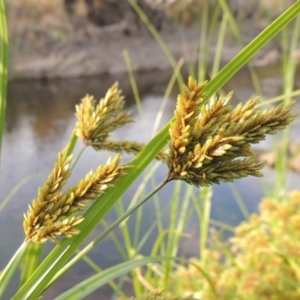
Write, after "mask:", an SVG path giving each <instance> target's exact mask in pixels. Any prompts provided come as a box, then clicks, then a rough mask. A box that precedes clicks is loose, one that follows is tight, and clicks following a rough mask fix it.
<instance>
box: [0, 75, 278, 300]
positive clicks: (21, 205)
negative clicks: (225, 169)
mask: <svg viewBox="0 0 300 300" xmlns="http://www.w3.org/2000/svg"><path fill="white" fill-rule="evenodd" d="M268 76H269V77H267V78H264V76H263V75H262V81H263V80H269V81H268V85H267V86H268V89H269V90H270V91H272V93H273V92H274V93H275V94H278V93H279V92H280V91H279V90H278V89H277V90H276V89H275V90H274V89H273V88H270V86H271V87H272V85H273V84H274V86H276V87H278V77H276V78H275V79H274V80H273V81H272V80H270V75H268ZM169 77H170V74H162V73H161V72H159V74H153V73H146V74H140V75H139V76H138V86H139V87H140V92H141V96H142V99H143V108H144V111H143V119H141V117H140V116H139V113H138V110H137V109H136V107H135V105H134V101H133V96H132V92H131V88H130V84H129V81H128V78H127V77H124V78H122V77H120V78H118V79H119V81H120V87H121V89H122V90H123V91H124V94H125V96H126V106H127V109H128V110H129V111H131V114H132V117H133V118H134V119H135V120H136V123H135V124H128V125H126V126H125V127H124V128H121V129H119V130H118V131H117V132H115V133H114V138H115V139H130V140H138V141H147V140H149V139H150V135H151V132H152V128H153V123H154V120H155V117H156V115H157V112H158V110H159V108H160V105H161V102H162V96H161V95H162V91H164V88H165V86H166V82H167V79H168V78H169ZM113 82H114V79H112V78H110V77H108V76H106V77H103V78H92V79H72V80H64V81H51V82H31V81H27V82H19V83H18V82H17V83H12V84H10V85H9V88H8V105H7V119H6V127H5V135H4V141H3V150H2V158H1V174H0V176H1V177H0V191H1V193H0V197H1V198H0V200H3V199H4V197H5V196H7V195H8V194H9V192H10V191H11V190H12V189H13V188H14V187H16V186H17V184H18V183H19V182H20V181H21V180H23V179H25V178H27V179H28V182H27V183H26V184H25V185H23V186H22V188H21V189H20V190H19V191H18V192H17V193H16V194H15V195H14V196H13V197H12V199H11V201H10V202H9V204H8V205H7V206H6V207H5V209H4V210H3V211H2V212H1V218H0V240H1V256H0V269H1V268H3V266H4V265H5V264H6V263H7V261H8V260H9V259H10V257H11V255H12V253H13V252H14V251H15V250H16V249H17V247H18V246H19V245H20V244H21V242H22V239H23V229H22V215H23V212H25V211H26V210H27V206H28V204H29V203H30V202H31V200H32V199H33V198H34V197H35V195H36V191H37V188H38V187H39V186H40V185H41V184H42V183H43V181H44V179H45V177H46V176H47V174H48V173H49V171H50V170H51V168H52V166H53V163H54V161H55V159H56V156H57V153H58V152H59V151H60V150H61V149H63V147H64V146H65V145H66V142H67V141H68V138H69V137H70V135H71V132H72V129H73V127H74V124H75V117H74V107H75V105H76V104H77V103H78V102H79V99H80V98H82V97H83V96H84V95H85V94H86V93H89V94H92V95H95V96H96V98H100V97H102V96H103V95H104V94H105V92H106V90H107V88H108V87H109V86H111V85H112V83H113ZM249 82H250V80H249V75H248V73H247V72H244V73H242V74H240V76H238V77H237V78H236V83H238V84H237V86H239V89H237V90H236V93H235V96H236V99H237V100H238V101H241V100H242V99H243V100H246V99H247V98H249V97H250V96H252V94H254V92H253V89H252V87H250V86H249V85H247V83H249ZM226 89H228V90H229V89H236V86H234V87H233V86H232V85H231V84H228V86H227V87H226ZM177 92H178V89H177V91H175V92H174V95H173V98H172V99H170V101H169V102H168V103H167V105H166V108H165V110H164V112H163V115H162V122H161V125H160V126H162V125H163V124H164V123H165V122H167V121H168V120H169V119H170V118H171V117H172V115H173V110H174V107H175V97H176V94H177ZM272 93H270V94H271V95H273V94H272ZM244 97H246V98H244ZM80 148H81V145H80V142H79V143H78V145H77V148H76V152H79V151H80ZM108 156H109V154H108V153H96V152H94V151H93V150H92V149H87V150H86V151H85V153H84V155H83V157H82V159H81V160H80V161H79V163H78V165H77V166H76V169H75V171H74V174H73V175H72V177H71V178H70V183H71V184H72V183H74V182H76V181H77V180H78V179H79V178H81V177H82V176H84V175H85V174H86V173H87V172H88V171H89V170H90V169H95V168H96V167H97V166H98V165H99V164H101V163H103V162H105V161H106V159H107V157H108ZM129 159H131V156H129V155H125V156H124V160H129ZM266 172H268V171H266ZM165 174H166V168H165V167H164V166H161V167H160V169H159V172H158V173H157V177H156V180H157V181H159V180H161V179H162V178H163V177H164V175H165ZM30 176H32V177H30ZM137 186H138V183H135V184H134V185H133V186H132V187H131V188H130V191H129V192H128V193H127V194H126V195H125V196H124V201H125V203H129V201H130V200H131V197H132V195H133V193H134V192H135V189H136V187H137ZM235 186H236V188H237V190H238V191H240V192H242V197H243V200H244V202H245V205H246V206H247V207H248V209H249V210H250V211H255V210H256V209H257V204H258V202H259V200H260V198H261V195H262V189H261V186H260V181H259V180H258V179H256V178H247V179H243V180H239V181H237V182H236V183H235ZM172 190H173V186H172V184H170V185H168V186H167V187H165V188H164V189H163V190H162V191H160V192H159V198H160V199H161V203H162V205H167V203H168V202H169V201H170V199H172ZM167 214H168V212H167ZM167 214H166V218H165V219H166V221H167V219H168V217H167ZM212 217H213V218H215V219H217V220H220V221H223V222H227V223H230V224H237V223H239V222H240V221H241V220H242V219H243V217H242V214H241V212H240V210H239V208H238V205H237V204H236V201H235V200H234V196H233V194H232V191H231V189H230V186H229V185H228V184H221V185H219V186H216V187H215V188H214V195H213V206H212ZM107 218H108V219H107V220H108V222H112V221H113V220H114V219H115V215H114V213H111V214H109V215H108V216H107ZM154 218H155V210H154V205H153V201H152V200H150V201H149V202H148V203H147V204H146V210H145V213H144V215H143V223H142V224H141V228H140V230H141V236H142V235H143V233H145V232H146V231H147V229H148V228H149V227H150V226H151V224H152V223H153V219H154ZM130 224H131V227H132V230H134V227H135V224H134V218H133V220H132V221H131V223H130ZM187 228H188V230H189V231H190V233H191V234H192V235H193V236H194V237H195V238H194V239H189V240H186V242H185V243H184V244H183V246H182V249H185V250H186V251H187V252H188V253H187V255H196V254H197V251H198V250H197V246H196V244H197V243H196V241H197V238H196V237H197V236H198V234H197V231H198V223H197V219H196V217H195V216H194V217H192V220H191V222H190V224H188V227H187ZM99 230H102V228H101V227H99V229H98V231H97V233H99ZM97 233H93V236H96V235H97ZM116 235H117V236H118V237H119V239H120V240H121V235H120V232H118V231H116ZM153 238H154V236H153ZM3 241H5V242H3ZM152 243H153V240H149V241H148V242H147V243H146V245H145V246H144V248H143V252H144V253H149V251H150V248H151V247H152ZM187 245H189V246H187ZM46 248H47V249H50V248H51V245H50V244H49V245H48V244H47V246H46ZM90 257H91V258H92V259H93V260H94V261H95V262H96V263H98V264H99V265H100V266H101V267H102V268H107V267H109V266H111V265H114V264H116V263H117V262H121V261H122V258H121V256H120V255H119V253H118V251H117V250H116V248H115V247H114V246H113V242H112V241H111V240H110V239H109V238H107V239H105V240H104V241H102V243H100V244H99V245H98V246H97V247H95V248H94V249H93V250H92V251H91V253H90ZM92 274H93V271H92V270H91V269H90V267H88V266H87V264H85V263H84V262H80V263H79V264H78V265H77V266H76V267H74V268H73V269H72V271H71V272H70V274H68V275H67V276H65V277H64V279H63V280H61V281H59V282H58V283H57V284H55V285H54V287H53V288H51V289H50V290H49V291H48V292H47V293H46V295H45V297H44V299H46V300H47V299H53V298H54V297H55V295H57V294H58V293H59V292H62V291H64V290H66V289H67V288H69V287H71V286H72V285H73V284H74V283H76V282H79V281H80V280H82V279H83V278H86V277H88V276H90V275H92ZM12 289H13V287H12ZM109 293H110V288H109V287H105V288H103V289H102V290H101V295H103V296H101V299H103V300H105V299H106V298H105V296H104V295H109ZM98 295H99V292H98ZM107 297H108V296H107ZM86 299H98V298H95V294H93V295H91V296H89V297H87V298H86ZM107 299H109V297H108V298H107Z"/></svg>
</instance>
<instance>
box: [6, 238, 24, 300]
mask: <svg viewBox="0 0 300 300" xmlns="http://www.w3.org/2000/svg"><path fill="white" fill-rule="evenodd" d="M28 246H29V243H27V242H23V244H22V245H21V246H20V247H19V249H18V250H17V251H16V252H15V254H14V256H13V257H12V258H11V260H10V261H9V263H8V264H7V265H6V267H5V269H4V270H3V271H2V272H1V275H0V299H2V296H3V293H4V292H5V289H6V288H7V286H8V285H9V283H10V280H11V278H12V276H13V275H14V273H15V272H16V270H17V268H18V267H19V264H20V261H21V259H22V257H23V255H24V254H25V251H26V249H27V247H28Z"/></svg>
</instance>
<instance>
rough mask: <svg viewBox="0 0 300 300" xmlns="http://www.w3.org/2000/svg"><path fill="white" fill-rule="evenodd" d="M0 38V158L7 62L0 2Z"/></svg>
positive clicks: (3, 21) (5, 30)
mask: <svg viewBox="0 0 300 300" xmlns="http://www.w3.org/2000/svg"><path fill="white" fill-rule="evenodd" d="M0 36H1V63H0V156H1V148H2V137H3V133H4V120H5V111H6V90H7V60H8V33H7V23H6V15H5V5H4V1H3V0H0Z"/></svg>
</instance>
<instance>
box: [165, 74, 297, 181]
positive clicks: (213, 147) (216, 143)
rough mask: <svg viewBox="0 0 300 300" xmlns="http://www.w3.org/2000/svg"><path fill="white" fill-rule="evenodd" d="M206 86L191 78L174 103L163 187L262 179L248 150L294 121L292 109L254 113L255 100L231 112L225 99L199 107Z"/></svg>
mask: <svg viewBox="0 0 300 300" xmlns="http://www.w3.org/2000/svg"><path fill="white" fill-rule="evenodd" d="M205 86H206V83H203V84H200V85H198V84H197V82H196V81H195V80H194V79H193V78H191V77H190V78H189V82H188V86H187V87H185V88H184V90H183V92H182V93H181V94H180V95H179V97H178V101H177V106H176V110H175V121H174V122H173V123H172V124H171V126H170V142H169V147H170V154H169V157H168V159H167V164H168V166H169V175H168V181H170V180H174V179H179V180H183V181H186V182H188V183H190V184H193V185H195V186H208V185H211V184H213V183H217V184H218V183H220V182H222V181H224V182H228V181H233V180H234V179H238V178H242V177H246V176H248V175H253V176H257V177H259V176H261V173H260V172H259V170H260V169H261V168H262V167H263V166H264V163H263V162H258V161H257V159H256V158H255V156H254V153H253V151H252V150H251V148H250V144H251V143H258V142H259V141H261V140H263V139H264V138H265V136H266V134H274V133H276V132H277V131H278V130H281V129H283V128H285V127H286V126H287V125H288V124H289V123H290V122H291V121H292V120H293V119H294V115H293V114H291V109H292V107H293V105H294V104H293V103H292V104H290V105H287V106H283V105H279V106H277V107H275V108H271V109H267V110H264V111H257V110H255V106H256V104H257V102H258V99H257V98H255V99H251V100H249V101H247V102H246V103H245V104H244V105H242V104H239V105H238V106H237V107H233V106H230V105H228V101H229V100H230V98H231V96H232V93H230V94H229V95H227V96H225V97H223V96H221V97H220V98H218V99H216V100H215V101H214V102H213V103H212V104H207V105H202V106H201V101H203V100H204V98H205V93H204V92H203V89H204V87H205Z"/></svg>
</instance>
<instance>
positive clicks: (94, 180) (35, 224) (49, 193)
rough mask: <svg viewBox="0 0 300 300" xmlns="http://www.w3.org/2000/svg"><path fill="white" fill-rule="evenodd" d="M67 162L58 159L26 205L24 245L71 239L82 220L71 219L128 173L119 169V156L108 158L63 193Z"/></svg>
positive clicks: (125, 167) (80, 218) (77, 218)
mask: <svg viewBox="0 0 300 300" xmlns="http://www.w3.org/2000/svg"><path fill="white" fill-rule="evenodd" d="M70 160H71V157H68V158H67V159H66V160H63V156H62V154H59V155H58V160H57V162H56V164H55V165H54V167H53V170H52V173H51V174H50V175H49V176H48V178H47V180H46V182H45V183H44V185H43V186H42V187H41V188H40V189H39V190H38V195H37V198H36V199H35V200H33V202H32V204H31V205H29V209H28V211H27V214H25V215H24V222H23V227H24V231H25V235H26V240H27V241H33V242H38V243H44V242H46V240H50V241H52V242H58V239H57V236H58V235H62V236H64V237H71V236H73V235H76V234H78V233H79V230H78V229H76V228H75V227H74V226H75V225H77V224H79V223H80V222H81V221H82V220H83V218H82V217H81V216H78V217H74V216H73V215H74V214H75V213H77V212H79V211H81V210H83V209H84V208H85V207H86V206H87V205H88V204H89V203H90V202H91V201H92V200H96V199H97V198H98V197H99V195H100V194H102V193H104V192H105V190H106V189H107V188H108V187H110V186H113V185H115V183H116V182H117V181H118V180H119V179H120V177H121V176H122V175H123V174H124V171H125V170H126V169H128V166H119V163H120V160H121V157H120V156H116V157H115V158H113V159H111V158H110V159H109V160H108V161H107V163H106V165H104V166H100V167H98V169H97V170H96V171H95V172H92V171H91V172H89V173H88V174H87V175H86V176H85V178H84V179H82V180H80V181H79V182H78V183H77V184H76V185H75V186H73V187H71V188H69V189H68V190H67V191H66V192H65V193H62V192H61V189H62V187H63V185H64V184H65V183H66V181H67V179H68V177H69V176H70V170H69V164H70Z"/></svg>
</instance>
